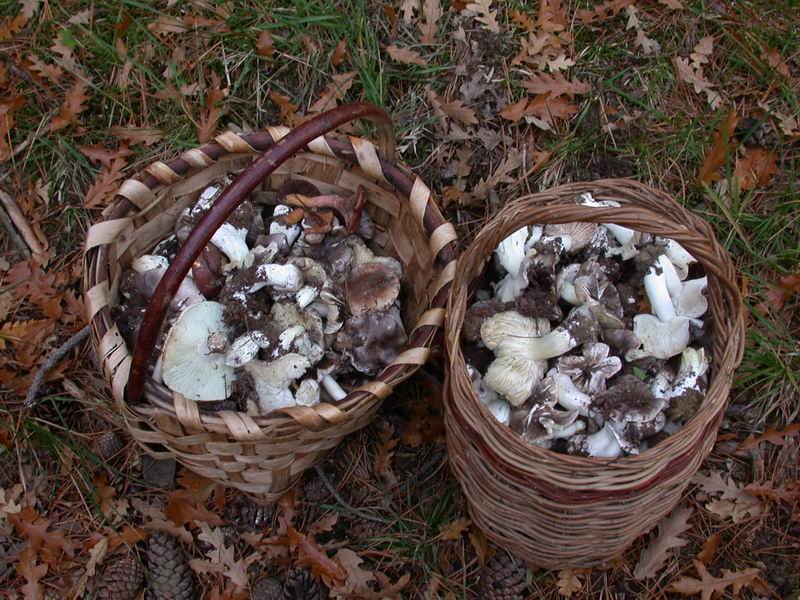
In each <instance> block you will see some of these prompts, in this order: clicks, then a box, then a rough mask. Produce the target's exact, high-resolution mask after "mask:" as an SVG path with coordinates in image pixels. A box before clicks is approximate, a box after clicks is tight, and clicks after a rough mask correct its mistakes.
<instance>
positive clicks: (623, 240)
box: [603, 223, 636, 246]
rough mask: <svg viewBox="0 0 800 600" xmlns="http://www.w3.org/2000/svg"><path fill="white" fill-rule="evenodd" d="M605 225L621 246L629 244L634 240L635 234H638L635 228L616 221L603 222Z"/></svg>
mask: <svg viewBox="0 0 800 600" xmlns="http://www.w3.org/2000/svg"><path fill="white" fill-rule="evenodd" d="M603 226H604V227H605V228H606V229H608V230H609V231H610V232H611V235H613V236H614V238H615V239H616V240H617V241H618V242H619V243H620V245H621V246H625V245H627V244H629V243H630V242H631V240H633V236H634V235H636V232H635V231H634V230H633V229H629V228H628V227H623V226H622V225H616V224H615V223H603Z"/></svg>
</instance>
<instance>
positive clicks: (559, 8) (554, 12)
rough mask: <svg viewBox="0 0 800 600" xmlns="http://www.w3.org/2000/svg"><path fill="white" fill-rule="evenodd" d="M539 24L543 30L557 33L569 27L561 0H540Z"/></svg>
mask: <svg viewBox="0 0 800 600" xmlns="http://www.w3.org/2000/svg"><path fill="white" fill-rule="evenodd" d="M537 24H538V25H539V28H540V29H541V30H542V31H547V32H550V33H557V32H559V31H564V30H565V29H566V28H567V15H566V12H565V11H564V5H563V3H562V1H561V0H540V2H539V18H538V20H537Z"/></svg>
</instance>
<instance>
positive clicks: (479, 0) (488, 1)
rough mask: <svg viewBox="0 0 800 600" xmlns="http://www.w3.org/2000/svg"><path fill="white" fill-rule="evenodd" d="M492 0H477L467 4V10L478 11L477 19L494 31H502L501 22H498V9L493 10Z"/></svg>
mask: <svg viewBox="0 0 800 600" xmlns="http://www.w3.org/2000/svg"><path fill="white" fill-rule="evenodd" d="M491 7H492V0H475V2H471V3H470V4H467V10H471V11H472V12H474V13H476V16H475V20H476V21H478V23H481V24H482V25H483V26H484V27H486V29H488V30H489V31H491V32H492V33H500V23H498V22H497V11H496V10H492V8H491Z"/></svg>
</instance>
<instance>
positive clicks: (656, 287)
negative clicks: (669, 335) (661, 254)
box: [644, 261, 677, 321]
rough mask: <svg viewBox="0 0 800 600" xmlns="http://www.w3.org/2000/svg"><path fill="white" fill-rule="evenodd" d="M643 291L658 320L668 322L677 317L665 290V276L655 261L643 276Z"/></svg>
mask: <svg viewBox="0 0 800 600" xmlns="http://www.w3.org/2000/svg"><path fill="white" fill-rule="evenodd" d="M644 290H645V292H646V293H647V299H648V300H649V301H650V308H651V310H652V311H653V314H655V315H656V316H657V317H658V318H659V319H661V320H662V321H669V320H670V319H674V318H675V317H676V316H677V313H676V312H675V306H674V305H673V304H672V298H671V297H670V295H669V289H668V288H667V276H666V274H665V272H664V269H662V268H661V266H660V263H659V262H658V261H656V262H655V263H654V264H653V265H652V266H650V268H648V269H647V272H646V273H645V276H644Z"/></svg>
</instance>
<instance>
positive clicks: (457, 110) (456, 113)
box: [439, 99, 478, 125]
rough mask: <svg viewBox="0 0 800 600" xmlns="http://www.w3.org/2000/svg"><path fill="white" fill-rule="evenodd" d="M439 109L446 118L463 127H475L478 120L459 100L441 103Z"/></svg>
mask: <svg viewBox="0 0 800 600" xmlns="http://www.w3.org/2000/svg"><path fill="white" fill-rule="evenodd" d="M439 108H440V109H441V111H442V112H443V113H444V114H446V115H447V116H448V117H450V118H452V119H455V120H456V121H458V122H460V123H464V124H465V125H477V123H478V118H477V117H476V116H475V111H474V110H472V109H471V108H469V107H467V106H464V103H463V102H462V101H461V100H458V99H456V100H451V101H450V102H441V99H440V104H439Z"/></svg>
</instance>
